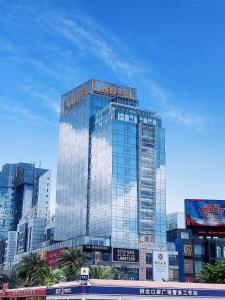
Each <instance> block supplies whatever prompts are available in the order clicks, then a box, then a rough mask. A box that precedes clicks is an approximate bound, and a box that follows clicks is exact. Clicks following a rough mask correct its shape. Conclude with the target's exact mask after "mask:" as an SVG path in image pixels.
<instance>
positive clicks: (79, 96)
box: [63, 87, 88, 114]
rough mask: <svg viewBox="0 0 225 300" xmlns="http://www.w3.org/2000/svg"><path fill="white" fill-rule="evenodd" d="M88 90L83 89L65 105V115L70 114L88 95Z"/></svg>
mask: <svg viewBox="0 0 225 300" xmlns="http://www.w3.org/2000/svg"><path fill="white" fill-rule="evenodd" d="M87 93H88V92H87V89H86V88H85V87H83V88H82V89H81V90H80V91H78V92H77V93H76V94H75V95H73V96H72V97H71V98H70V99H69V100H68V101H66V102H65V103H64V112H63V113H64V114H65V113H66V112H68V111H69V110H70V109H71V108H72V107H74V106H75V105H76V104H77V103H78V102H80V100H81V99H82V98H84V97H85V96H86V95H87Z"/></svg>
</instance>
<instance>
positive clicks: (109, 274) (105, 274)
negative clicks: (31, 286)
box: [89, 266, 115, 279]
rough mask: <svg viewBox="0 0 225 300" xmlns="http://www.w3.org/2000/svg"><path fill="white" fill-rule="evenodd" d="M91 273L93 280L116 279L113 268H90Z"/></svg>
mask: <svg viewBox="0 0 225 300" xmlns="http://www.w3.org/2000/svg"><path fill="white" fill-rule="evenodd" d="M89 272H90V278H92V279H112V278H114V277H115V273H114V270H113V269H112V268H111V267H101V266H90V267H89Z"/></svg>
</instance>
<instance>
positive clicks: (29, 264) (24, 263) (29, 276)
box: [19, 253, 47, 286]
mask: <svg viewBox="0 0 225 300" xmlns="http://www.w3.org/2000/svg"><path fill="white" fill-rule="evenodd" d="M44 267H47V264H46V262H45V260H44V259H43V258H42V257H41V255H40V254H39V253H29V254H28V255H26V256H24V257H23V258H22V259H21V262H20V263H19V278H20V279H21V280H22V281H23V284H24V286H31V285H32V282H33V278H34V277H35V276H36V273H38V272H39V270H40V269H42V268H44Z"/></svg>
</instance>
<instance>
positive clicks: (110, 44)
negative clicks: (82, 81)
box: [44, 11, 208, 132]
mask: <svg viewBox="0 0 225 300" xmlns="http://www.w3.org/2000/svg"><path fill="white" fill-rule="evenodd" d="M48 20H51V23H50V22H49V21H48ZM44 22H46V23H47V24H48V26H50V27H51V28H52V29H53V30H54V31H56V32H57V33H58V34H61V35H62V36H63V37H64V38H66V39H67V40H68V41H70V42H71V43H73V44H74V45H75V46H76V47H77V48H78V49H79V50H80V51H82V52H88V53H89V54H91V55H93V56H95V57H97V58H99V59H101V60H102V61H103V62H104V63H105V64H106V65H107V66H108V67H110V68H111V70H112V71H114V72H115V73H116V75H117V76H118V77H122V78H126V80H127V81H128V82H132V84H137V83H138V84H139V85H140V86H141V87H143V88H144V89H145V90H146V91H147V92H148V93H149V95H150V96H151V98H152V99H153V100H154V99H155V100H156V101H157V103H158V104H159V105H160V107H161V109H162V113H163V114H164V115H165V117H167V118H168V119H172V120H174V121H175V122H179V123H180V124H182V125H184V126H187V127H190V128H193V129H195V130H196V131H198V132H203V131H204V128H205V127H206V126H208V120H207V119H206V118H205V117H204V116H203V114H202V113H201V115H200V114H198V113H193V112H191V111H187V110H186V109H184V108H182V107H179V106H177V105H176V106H175V105H174V104H173V101H172V100H171V98H172V97H171V92H170V91H168V90H166V89H165V88H164V87H162V86H161V85H160V84H158V83H156V82H155V81H154V80H153V79H152V76H151V74H150V72H149V71H148V70H147V68H146V67H144V66H143V64H142V63H140V62H138V60H135V61H134V58H133V56H132V54H131V53H129V51H128V49H126V48H125V47H124V46H123V43H122V42H121V41H119V40H118V39H117V38H116V37H114V36H113V35H112V34H111V33H109V32H107V31H106V30H105V28H103V27H102V26H100V25H99V24H97V23H96V22H95V21H94V20H93V19H91V18H90V17H88V16H87V15H86V14H83V13H82V12H81V11H79V12H78V13H77V14H76V13H75V14H73V19H69V18H68V17H63V16H61V15H60V16H57V15H54V18H48V19H45V20H44ZM149 69H150V68H149Z"/></svg>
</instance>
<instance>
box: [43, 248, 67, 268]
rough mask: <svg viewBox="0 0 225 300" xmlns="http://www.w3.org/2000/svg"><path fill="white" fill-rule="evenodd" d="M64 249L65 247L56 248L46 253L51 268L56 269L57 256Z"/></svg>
mask: <svg viewBox="0 0 225 300" xmlns="http://www.w3.org/2000/svg"><path fill="white" fill-rule="evenodd" d="M63 251H64V249H55V250H51V251H47V252H46V253H45V259H46V262H47V264H48V266H49V267H50V268H51V269H53V270H54V269H56V268H57V258H58V256H59V254H60V253H62V252H63Z"/></svg>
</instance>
